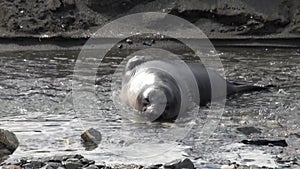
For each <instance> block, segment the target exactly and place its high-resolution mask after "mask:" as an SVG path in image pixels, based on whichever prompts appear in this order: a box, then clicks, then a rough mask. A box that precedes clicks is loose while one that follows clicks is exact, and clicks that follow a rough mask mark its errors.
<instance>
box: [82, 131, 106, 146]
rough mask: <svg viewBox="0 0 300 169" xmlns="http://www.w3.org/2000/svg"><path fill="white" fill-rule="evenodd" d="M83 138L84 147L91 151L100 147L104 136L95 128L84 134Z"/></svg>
mask: <svg viewBox="0 0 300 169" xmlns="http://www.w3.org/2000/svg"><path fill="white" fill-rule="evenodd" d="M81 138H82V140H83V144H84V146H85V147H86V148H87V149H88V150H90V149H94V148H96V147H97V146H98V144H99V143H100V142H101V139H102V135H101V133H100V132H99V131H98V130H96V129H94V128H90V129H88V130H87V131H85V132H84V133H83V134H81Z"/></svg>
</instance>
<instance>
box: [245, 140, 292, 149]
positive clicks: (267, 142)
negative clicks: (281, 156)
mask: <svg viewBox="0 0 300 169" xmlns="http://www.w3.org/2000/svg"><path fill="white" fill-rule="evenodd" d="M241 142H242V143H244V144H252V145H257V146H280V147H287V146H288V144H287V143H286V141H285V140H242V141H241Z"/></svg>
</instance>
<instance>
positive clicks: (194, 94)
mask: <svg viewBox="0 0 300 169" xmlns="http://www.w3.org/2000/svg"><path fill="white" fill-rule="evenodd" d="M263 89H265V88H264V87H260V86H253V85H249V84H243V83H236V82H229V81H227V80H226V79H224V78H223V77H222V76H221V75H220V74H218V73H217V72H216V71H214V70H211V69H207V68H205V66H203V65H202V64H200V63H184V62H183V61H174V60H149V59H147V57H145V56H135V57H133V58H131V59H129V61H128V62H127V64H126V66H125V68H124V71H123V79H122V89H121V101H122V103H124V104H125V105H128V106H129V107H132V108H134V109H136V110H137V111H138V114H139V115H140V117H142V119H146V120H148V121H174V120H175V119H176V118H177V116H178V115H179V113H180V112H183V111H188V110H189V109H191V107H192V106H193V105H192V104H191V103H196V104H197V105H199V106H205V105H207V104H208V103H211V102H215V101H218V100H220V99H222V98H226V96H229V95H233V94H235V93H241V92H247V91H257V90H263Z"/></svg>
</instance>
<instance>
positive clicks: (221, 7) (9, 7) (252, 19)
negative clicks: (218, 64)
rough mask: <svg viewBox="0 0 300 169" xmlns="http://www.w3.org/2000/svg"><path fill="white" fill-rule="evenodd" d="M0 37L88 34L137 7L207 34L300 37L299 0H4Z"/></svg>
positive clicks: (223, 36)
mask: <svg viewBox="0 0 300 169" xmlns="http://www.w3.org/2000/svg"><path fill="white" fill-rule="evenodd" d="M0 7H1V9H2V10H1V11H0V20H1V21H2V22H1V23H0V37H2V38H15V37H40V38H42V37H65V38H88V37H90V36H91V35H92V34H93V33H94V32H95V31H96V30H97V29H99V28H100V27H101V26H103V25H105V24H106V23H109V22H111V21H113V20H115V19H117V18H120V17H122V16H126V15H129V14H133V13H139V12H163V13H168V14H172V15H176V16H179V17H181V18H184V19H186V20H188V21H189V22H191V23H193V24H194V25H196V26H197V27H199V28H200V29H201V30H202V31H203V32H204V33H205V34H206V35H207V36H208V37H209V38H215V39H216V38H219V39H224V38H225V39H226V38H238V39H241V38H253V37H254V38H257V37H261V38H283V37H285V38H293V37H299V36H300V12H299V9H300V3H299V1H286V0H272V1H264V2H261V1H260V0H241V1H229V0H226V1H223V0H222V1H221V0H217V1H210V0H200V1H198V0H190V1H182V0H167V1H162V0H146V1H138V0H119V1H116V0H108V1H105V2H104V1H103V2H102V1H98V0H83V1H82V0H45V1H31V2H30V3H28V2H27V1H24V0H17V1H11V0H3V1H1V2H0Z"/></svg>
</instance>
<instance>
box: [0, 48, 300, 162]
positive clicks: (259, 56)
mask: <svg viewBox="0 0 300 169" xmlns="http://www.w3.org/2000/svg"><path fill="white" fill-rule="evenodd" d="M219 51H220V53H221V54H220V57H221V59H222V63H223V66H224V68H225V72H226V77H227V78H228V79H229V80H239V81H249V82H253V83H257V84H274V85H277V86H279V87H278V88H272V89H271V90H270V91H269V92H255V93H246V94H241V95H238V96H235V97H232V98H229V99H228V101H227V104H226V108H225V112H224V114H223V116H222V119H221V122H220V124H219V127H218V128H217V130H216V131H215V133H214V134H213V135H212V137H211V138H210V139H208V140H207V141H206V142H205V143H203V142H202V141H201V140H199V139H200V138H201V137H200V136H199V135H200V134H201V133H200V131H201V127H202V125H200V124H196V125H194V127H193V129H192V131H191V132H190V133H188V134H187V136H186V138H185V139H183V140H167V139H166V138H174V137H168V136H166V134H167V133H168V130H169V129H170V126H171V127H172V125H170V124H147V125H145V124H143V125H140V126H139V125H129V124H130V123H127V122H126V120H124V119H122V116H121V115H120V113H119V112H118V111H117V110H116V108H115V106H114V105H113V102H112V101H111V98H110V97H111V86H110V82H111V78H112V77H111V74H110V73H112V72H114V69H115V67H117V65H116V64H117V63H118V62H120V61H121V60H122V58H120V57H116V56H115V57H112V58H111V59H110V60H109V62H108V63H105V64H101V66H100V67H99V69H98V72H99V73H98V76H97V80H96V91H97V105H89V102H88V97H89V96H88V95H82V96H80V97H82V98H86V102H84V101H83V102H82V103H80V106H81V107H82V108H83V110H85V109H84V108H87V111H86V112H84V111H81V112H76V111H74V107H73V102H72V92H71V89H72V72H73V67H74V64H75V60H76V57H77V55H78V52H79V51H44V52H32V51H29V52H6V53H1V54H0V92H1V93H0V117H1V119H0V128H4V129H9V130H11V131H14V132H15V133H16V134H17V136H18V138H19V139H20V142H21V145H20V147H19V148H18V149H17V151H16V152H15V154H14V155H13V157H19V156H28V155H31V156H42V155H44V154H45V153H46V154H47V155H49V152H50V154H57V153H62V154H67V153H75V152H76V153H83V154H86V155H87V156H89V157H99V156H100V157H102V158H101V159H106V160H107V161H115V162H116V161H122V158H123V161H122V162H124V161H126V157H133V158H137V157H141V156H144V157H145V156H149V158H150V156H151V155H153V153H154V152H163V154H164V155H163V156H162V155H161V156H160V159H159V160H164V159H168V158H171V157H172V158H176V157H180V156H182V155H184V156H193V157H197V156H201V158H202V159H210V158H214V159H218V158H220V159H222V156H223V154H221V152H222V151H224V150H222V149H220V148H219V147H222V146H225V145H227V144H230V143H237V142H240V140H242V139H246V138H250V137H252V138H273V139H279V138H287V139H289V138H290V136H292V135H293V134H299V133H300V129H299V128H300V127H299V119H300V117H299V116H300V115H299V109H300V51H299V50H296V49H263V48H258V49H254V48H247V49H241V48H226V49H219ZM82 71H85V70H82ZM88 83H91V82H88ZM87 93H88V92H87ZM83 100H85V99H83ZM91 106H92V107H91ZM91 109H92V110H93V111H92V112H90V110H91ZM205 111H206V110H205V109H204V110H203V113H205ZM240 126H255V127H257V128H259V129H260V130H261V131H262V133H256V134H254V135H251V136H246V135H243V134H241V133H239V132H237V131H236V127H240ZM89 127H94V128H97V129H98V130H100V131H101V132H102V134H103V141H102V143H101V145H100V146H99V147H98V148H97V149H96V150H93V151H85V150H84V148H83V146H82V145H81V142H80V134H81V133H82V131H83V130H85V129H87V128H89ZM154 138H155V139H154ZM290 140H291V142H290V143H289V144H290V145H293V144H294V145H295V146H297V142H295V140H294V141H293V140H292V139H290ZM296 141H297V139H296ZM151 142H152V143H151ZM142 143H147V145H148V146H149V143H151V144H150V145H151V146H150V147H148V148H147V147H145V144H144V145H143V144H142ZM200 143H201V144H200ZM298 143H299V140H298ZM141 145H142V146H141ZM154 145H155V146H154ZM186 146H191V147H193V148H192V149H193V150H192V151H183V149H185V148H186ZM153 147H155V148H153ZM169 148H170V150H171V151H170V152H169V154H168V153H167V152H166V151H162V150H169ZM150 150H151V151H150ZM174 153H175V154H177V155H175V154H174ZM154 154H155V153H154ZM218 154H220V155H219V156H218ZM116 159H118V160H116ZM159 160H158V161H159ZM152 161H155V160H152ZM131 162H132V161H131Z"/></svg>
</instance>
